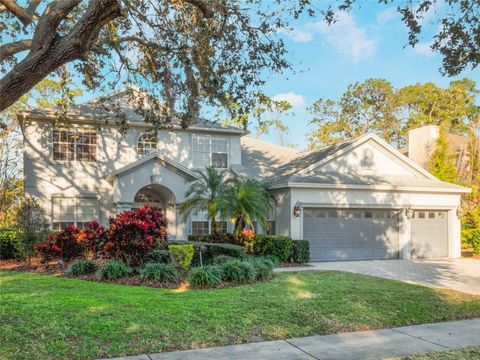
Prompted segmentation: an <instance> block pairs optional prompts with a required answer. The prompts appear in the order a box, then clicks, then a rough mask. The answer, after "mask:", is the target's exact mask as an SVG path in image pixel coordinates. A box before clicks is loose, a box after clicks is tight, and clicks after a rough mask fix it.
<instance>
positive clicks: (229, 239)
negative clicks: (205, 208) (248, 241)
mask: <svg viewBox="0 0 480 360" xmlns="http://www.w3.org/2000/svg"><path fill="white" fill-rule="evenodd" d="M188 241H195V242H204V243H221V244H238V242H237V239H236V238H235V236H234V235H233V234H231V233H221V234H218V235H214V234H194V235H188Z"/></svg>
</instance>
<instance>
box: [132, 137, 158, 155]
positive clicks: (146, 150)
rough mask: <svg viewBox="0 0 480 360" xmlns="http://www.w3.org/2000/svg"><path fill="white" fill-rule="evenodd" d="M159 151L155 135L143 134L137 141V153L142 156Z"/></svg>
mask: <svg viewBox="0 0 480 360" xmlns="http://www.w3.org/2000/svg"><path fill="white" fill-rule="evenodd" d="M156 149H157V136H156V135H155V134H150V133H149V134H142V135H140V136H139V138H138V141H137V153H138V155H140V156H143V155H148V154H151V153H152V152H154V151H155V150H156Z"/></svg>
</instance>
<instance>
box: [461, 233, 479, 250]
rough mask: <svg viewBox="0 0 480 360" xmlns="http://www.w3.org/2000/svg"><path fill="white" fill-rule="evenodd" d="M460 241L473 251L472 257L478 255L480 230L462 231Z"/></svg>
mask: <svg viewBox="0 0 480 360" xmlns="http://www.w3.org/2000/svg"><path fill="white" fill-rule="evenodd" d="M462 240H463V242H464V243H465V244H466V245H467V246H469V247H471V248H472V249H473V255H480V229H465V230H462Z"/></svg>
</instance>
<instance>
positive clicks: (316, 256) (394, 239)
mask: <svg viewBox="0 0 480 360" xmlns="http://www.w3.org/2000/svg"><path fill="white" fill-rule="evenodd" d="M398 213H399V212H398V211H395V210H380V209H347V210H345V209H322V208H305V209H304V211H303V238H304V239H305V240H308V242H309V243H310V256H311V259H312V261H338V260H370V259H397V258H398Z"/></svg>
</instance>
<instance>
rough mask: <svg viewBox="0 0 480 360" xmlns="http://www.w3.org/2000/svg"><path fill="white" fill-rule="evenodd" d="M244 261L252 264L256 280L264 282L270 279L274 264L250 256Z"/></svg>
mask: <svg viewBox="0 0 480 360" xmlns="http://www.w3.org/2000/svg"><path fill="white" fill-rule="evenodd" d="M246 261H248V262H249V263H250V264H252V266H253V268H254V269H255V274H256V277H257V279H259V280H266V279H270V278H271V277H272V275H273V268H274V267H275V264H274V263H273V262H272V261H271V260H270V259H268V258H264V257H253V256H252V257H250V258H248V259H247V260H246Z"/></svg>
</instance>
